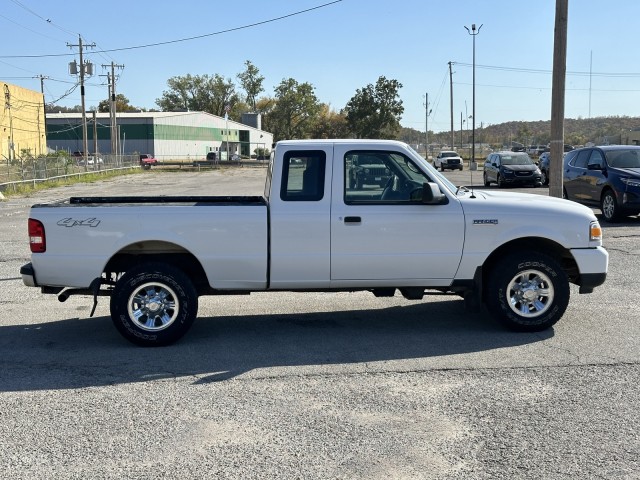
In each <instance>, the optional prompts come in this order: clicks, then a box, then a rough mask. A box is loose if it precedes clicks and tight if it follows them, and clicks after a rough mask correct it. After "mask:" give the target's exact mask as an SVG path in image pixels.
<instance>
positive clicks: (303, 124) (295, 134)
mask: <svg viewBox="0 0 640 480" xmlns="http://www.w3.org/2000/svg"><path fill="white" fill-rule="evenodd" d="M274 90H275V104H274V105H273V108H272V110H271V111H270V112H269V113H268V114H267V116H268V121H267V124H268V126H269V129H270V130H271V132H272V133H273V137H274V140H275V141H278V140H283V139H295V138H309V137H310V135H311V128H312V127H313V124H314V121H315V119H316V116H317V115H318V113H319V112H320V109H321V107H320V102H318V98H317V97H316V95H315V93H314V91H313V90H314V87H313V85H311V84H310V83H307V82H305V83H298V82H297V81H296V80H294V79H293V78H287V79H284V80H282V82H280V85H278V86H277V87H275V89H274Z"/></svg>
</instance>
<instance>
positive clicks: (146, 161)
mask: <svg viewBox="0 0 640 480" xmlns="http://www.w3.org/2000/svg"><path fill="white" fill-rule="evenodd" d="M152 165H158V160H157V159H156V158H155V157H154V156H153V155H151V154H149V153H144V154H142V155H140V166H141V167H142V168H144V169H145V170H149V169H150V168H151V166H152Z"/></svg>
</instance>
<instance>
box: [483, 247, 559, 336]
mask: <svg viewBox="0 0 640 480" xmlns="http://www.w3.org/2000/svg"><path fill="white" fill-rule="evenodd" d="M486 293H487V296H486V301H487V308H488V309H489V311H490V312H491V313H492V314H493V315H494V316H495V317H496V318H497V319H498V320H499V321H500V322H501V323H502V324H503V325H505V326H506V327H507V328H509V329H511V330H517V331H523V332H536V331H540V330H545V329H547V328H549V327H551V326H552V325H554V324H555V323H556V322H557V321H558V320H560V318H561V317H562V315H563V314H564V312H565V310H566V309H567V305H568V304H569V293H570V290H569V279H568V277H567V274H566V273H565V271H564V270H562V268H561V266H560V264H559V263H558V262H557V261H556V260H554V259H553V258H551V257H549V256H547V255H543V254H539V253H534V252H526V253H514V254H511V255H507V256H506V257H505V258H503V259H502V260H500V261H499V262H498V263H497V264H496V265H495V266H494V268H493V269H492V271H491V276H490V278H489V280H488V282H487V291H486Z"/></svg>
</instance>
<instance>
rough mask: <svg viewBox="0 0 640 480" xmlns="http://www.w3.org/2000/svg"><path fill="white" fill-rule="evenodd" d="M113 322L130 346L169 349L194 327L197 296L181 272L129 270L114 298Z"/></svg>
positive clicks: (162, 267) (150, 266)
mask: <svg viewBox="0 0 640 480" xmlns="http://www.w3.org/2000/svg"><path fill="white" fill-rule="evenodd" d="M110 307H111V320H112V321H113V323H114V325H115V326H116V328H117V329H118V331H119V332H120V333H121V334H122V336H123V337H125V338H126V339H127V340H129V341H130V342H133V343H135V344H136V345H142V346H145V347H155V346H163V345H169V344H171V343H174V342H176V341H177V340H179V339H180V338H181V337H182V336H183V335H184V334H185V333H187V331H188V330H189V328H190V327H191V324H192V323H193V321H194V320H195V319H196V315H197V313H198V294H197V292H196V289H195V288H194V286H193V283H191V280H189V278H188V277H187V276H186V275H185V274H184V273H183V272H182V271H180V270H179V269H177V268H175V267H173V266H171V265H167V264H163V263H146V264H142V265H138V266H136V267H133V268H132V269H130V270H128V271H127V272H126V273H125V274H124V275H123V276H122V277H121V278H120V279H119V280H118V282H117V283H116V286H115V289H114V291H113V294H112V295H111V303H110Z"/></svg>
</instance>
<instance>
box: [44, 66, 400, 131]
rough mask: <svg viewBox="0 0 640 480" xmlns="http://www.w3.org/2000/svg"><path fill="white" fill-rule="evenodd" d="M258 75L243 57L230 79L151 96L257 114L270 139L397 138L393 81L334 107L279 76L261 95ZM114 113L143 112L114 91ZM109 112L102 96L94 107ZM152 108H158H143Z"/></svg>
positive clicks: (186, 84)
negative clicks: (241, 66) (270, 89)
mask: <svg viewBox="0 0 640 480" xmlns="http://www.w3.org/2000/svg"><path fill="white" fill-rule="evenodd" d="M263 82H264V77H263V76H262V75H260V71H259V70H258V68H257V67H256V66H255V65H253V64H252V63H251V62H250V61H249V60H247V61H246V62H245V69H244V71H242V72H240V73H238V74H237V75H236V78H235V79H232V78H225V77H224V76H222V75H219V74H217V73H215V74H211V75H210V74H205V75H191V74H187V75H185V76H177V77H172V78H170V79H169V80H167V87H168V88H167V89H166V90H165V91H163V92H162V95H161V96H160V97H159V98H158V99H156V105H157V106H158V107H159V109H160V110H159V111H163V112H173V111H201V112H208V113H211V114H213V115H217V116H220V117H224V116H225V115H228V118H230V119H231V120H235V121H240V119H241V115H242V114H243V113H246V112H254V113H260V114H262V128H263V129H264V130H266V131H268V132H271V133H273V134H274V140H276V141H277V140H281V139H300V138H398V136H399V134H400V130H401V127H400V119H401V118H402V114H403V113H404V107H403V106H402V100H400V96H399V90H400V88H402V84H401V83H400V82H398V81H397V80H393V79H387V78H385V77H384V76H381V77H379V78H378V80H377V81H376V83H375V84H368V85H366V86H364V87H362V88H360V89H357V90H356V92H355V94H354V95H353V96H352V97H351V99H350V100H349V101H348V102H347V104H346V105H345V106H344V107H343V108H341V109H339V110H334V109H332V108H331V106H330V105H329V104H327V103H323V102H321V101H320V99H319V98H318V97H317V96H316V94H315V87H314V86H313V85H312V84H311V83H309V82H299V81H298V80H296V79H294V78H285V79H283V80H282V81H281V82H280V83H279V84H278V85H277V86H276V87H275V88H274V91H273V93H271V94H266V95H265V94H264V92H265V90H264V88H263ZM116 102H117V106H116V108H117V110H118V111H119V112H128V111H147V109H145V108H138V107H134V106H132V105H130V104H129V100H128V99H127V98H126V97H125V96H124V95H123V94H118V96H117V99H116ZM93 109H96V110H97V111H100V112H106V111H109V102H108V101H107V100H104V101H102V102H100V104H99V105H98V106H97V107H93ZM47 111H49V112H58V111H59V112H80V111H81V110H80V106H76V107H72V108H64V107H58V106H56V105H49V106H47ZM149 111H158V110H149Z"/></svg>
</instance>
